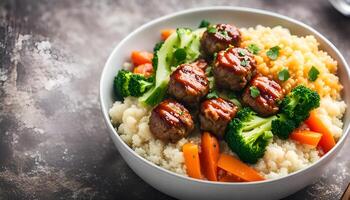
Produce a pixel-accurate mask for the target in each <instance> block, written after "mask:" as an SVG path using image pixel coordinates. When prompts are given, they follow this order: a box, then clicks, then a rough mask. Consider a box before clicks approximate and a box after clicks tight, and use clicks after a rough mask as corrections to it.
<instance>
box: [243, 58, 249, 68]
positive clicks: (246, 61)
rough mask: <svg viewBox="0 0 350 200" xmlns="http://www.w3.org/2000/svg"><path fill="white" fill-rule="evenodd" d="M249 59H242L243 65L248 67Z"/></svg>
mask: <svg viewBox="0 0 350 200" xmlns="http://www.w3.org/2000/svg"><path fill="white" fill-rule="evenodd" d="M248 63H249V61H248V60H246V59H244V60H242V61H241V66H243V67H246V66H247V65H248Z"/></svg>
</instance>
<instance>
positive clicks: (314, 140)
mask: <svg viewBox="0 0 350 200" xmlns="http://www.w3.org/2000/svg"><path fill="white" fill-rule="evenodd" d="M289 137H290V138H291V139H292V140H296V141H298V142H300V143H302V144H308V145H311V146H313V147H317V145H318V143H319V142H320V140H321V137H322V134H321V133H317V132H314V131H308V130H297V131H294V132H292V134H290V136H289Z"/></svg>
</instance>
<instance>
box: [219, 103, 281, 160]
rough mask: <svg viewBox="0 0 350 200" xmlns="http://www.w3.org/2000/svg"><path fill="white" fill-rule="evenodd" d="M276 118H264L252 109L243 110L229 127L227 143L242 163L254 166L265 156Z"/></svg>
mask: <svg viewBox="0 0 350 200" xmlns="http://www.w3.org/2000/svg"><path fill="white" fill-rule="evenodd" d="M276 118H277V117H276V116H272V117H269V118H262V117H259V116H257V114H256V113H255V112H253V111H252V110H251V109H249V108H243V109H241V110H240V111H239V112H238V113H237V116H236V117H235V118H234V119H233V120H232V121H231V122H230V123H229V125H228V126H227V129H226V134H225V141H226V142H227V144H228V146H229V147H230V149H231V150H232V151H233V152H235V153H236V154H237V155H238V157H239V158H240V159H241V160H242V161H244V162H247V163H251V164H254V163H256V162H257V161H258V160H259V159H260V158H261V157H263V156H264V153H265V150H266V146H267V145H268V143H269V141H270V139H271V138H272V137H273V135H272V133H271V122H272V120H274V119H276Z"/></svg>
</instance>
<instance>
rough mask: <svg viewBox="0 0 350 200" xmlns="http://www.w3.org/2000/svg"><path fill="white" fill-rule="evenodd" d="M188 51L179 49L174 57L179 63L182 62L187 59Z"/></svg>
mask: <svg viewBox="0 0 350 200" xmlns="http://www.w3.org/2000/svg"><path fill="white" fill-rule="evenodd" d="M186 55H187V53H186V50H185V49H183V48H178V49H176V51H175V52H174V57H175V59H176V60H177V61H178V62H182V61H184V60H185V59H186Z"/></svg>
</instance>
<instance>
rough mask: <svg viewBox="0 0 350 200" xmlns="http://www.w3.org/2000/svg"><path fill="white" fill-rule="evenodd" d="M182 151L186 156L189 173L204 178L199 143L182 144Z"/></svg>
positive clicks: (191, 175) (194, 176) (193, 176)
mask: <svg viewBox="0 0 350 200" xmlns="http://www.w3.org/2000/svg"><path fill="white" fill-rule="evenodd" d="M182 152H183V154H184V158H185V165H186V170H187V174H188V175H189V176H190V177H192V178H197V179H202V173H201V166H200V161H199V150H198V145H196V144H192V143H186V144H184V145H183V146H182Z"/></svg>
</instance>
